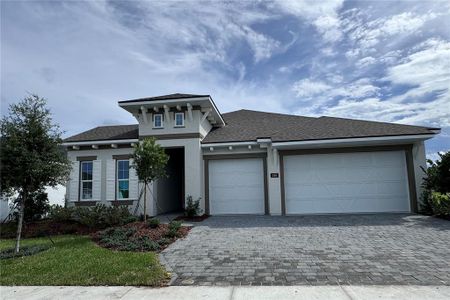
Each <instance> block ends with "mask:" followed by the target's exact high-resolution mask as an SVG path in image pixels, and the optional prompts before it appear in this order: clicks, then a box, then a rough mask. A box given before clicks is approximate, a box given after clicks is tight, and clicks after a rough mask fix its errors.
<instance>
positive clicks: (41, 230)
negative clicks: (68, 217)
mask: <svg viewBox="0 0 450 300" xmlns="http://www.w3.org/2000/svg"><path fill="white" fill-rule="evenodd" d="M0 228H1V237H2V238H5V239H7V238H15V237H16V230H17V224H16V223H15V222H10V223H6V224H2V225H1V227H0ZM97 230H98V229H93V228H89V227H87V226H85V225H82V224H79V223H77V222H74V221H65V222H55V221H52V220H42V221H36V222H30V223H24V224H23V228H22V237H24V238H35V237H43V236H49V235H60V234H79V235H86V234H90V233H93V232H95V231H97Z"/></svg>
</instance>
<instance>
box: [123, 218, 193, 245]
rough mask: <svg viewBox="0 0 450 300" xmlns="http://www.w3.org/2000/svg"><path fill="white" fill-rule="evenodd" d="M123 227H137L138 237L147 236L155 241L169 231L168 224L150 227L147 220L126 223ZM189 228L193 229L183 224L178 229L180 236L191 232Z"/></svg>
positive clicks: (136, 234)
mask: <svg viewBox="0 0 450 300" xmlns="http://www.w3.org/2000/svg"><path fill="white" fill-rule="evenodd" d="M123 227H125V228H130V227H134V228H136V229H137V231H136V233H135V234H134V235H135V236H136V237H138V236H147V237H149V238H150V239H151V240H153V241H157V240H159V239H161V238H163V237H164V236H165V235H166V234H167V232H168V231H169V225H168V224H159V225H158V227H156V228H150V227H149V226H148V225H147V224H146V223H145V222H133V223H129V224H126V225H124V226H123ZM189 230H191V228H190V227H185V226H181V227H180V229H178V234H179V237H180V238H183V237H185V236H186V235H187V234H188V233H189Z"/></svg>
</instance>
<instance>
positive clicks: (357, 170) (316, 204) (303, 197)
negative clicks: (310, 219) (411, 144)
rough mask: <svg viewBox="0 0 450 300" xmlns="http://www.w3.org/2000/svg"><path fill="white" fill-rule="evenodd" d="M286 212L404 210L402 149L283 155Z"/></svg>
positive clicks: (407, 207)
mask: <svg viewBox="0 0 450 300" xmlns="http://www.w3.org/2000/svg"><path fill="white" fill-rule="evenodd" d="M283 162H284V188H285V201H286V202H285V205H286V214H320V213H364V212H409V211H410V205H409V195H408V180H407V170H406V159H405V152H404V151H383V152H353V153H332V154H305V155H289V156H285V157H284V158H283Z"/></svg>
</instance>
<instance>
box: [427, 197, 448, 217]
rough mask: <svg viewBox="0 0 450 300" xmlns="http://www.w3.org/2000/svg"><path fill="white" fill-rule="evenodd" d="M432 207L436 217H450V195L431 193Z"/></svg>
mask: <svg viewBox="0 0 450 300" xmlns="http://www.w3.org/2000/svg"><path fill="white" fill-rule="evenodd" d="M431 206H432V208H433V212H434V214H435V215H437V216H440V217H450V193H447V194H442V193H439V192H432V193H431Z"/></svg>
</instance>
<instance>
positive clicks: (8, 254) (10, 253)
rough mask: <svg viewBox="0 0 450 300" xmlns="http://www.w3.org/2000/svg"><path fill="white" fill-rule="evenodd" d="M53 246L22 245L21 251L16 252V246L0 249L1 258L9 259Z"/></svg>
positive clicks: (32, 253) (35, 252)
mask: <svg viewBox="0 0 450 300" xmlns="http://www.w3.org/2000/svg"><path fill="white" fill-rule="evenodd" d="M49 248H51V245H34V246H25V247H21V248H20V251H19V253H17V254H16V252H15V249H14V248H8V249H5V250H2V251H0V259H9V258H16V257H22V256H30V255H34V254H37V253H39V252H42V251H45V250H47V249H49Z"/></svg>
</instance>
